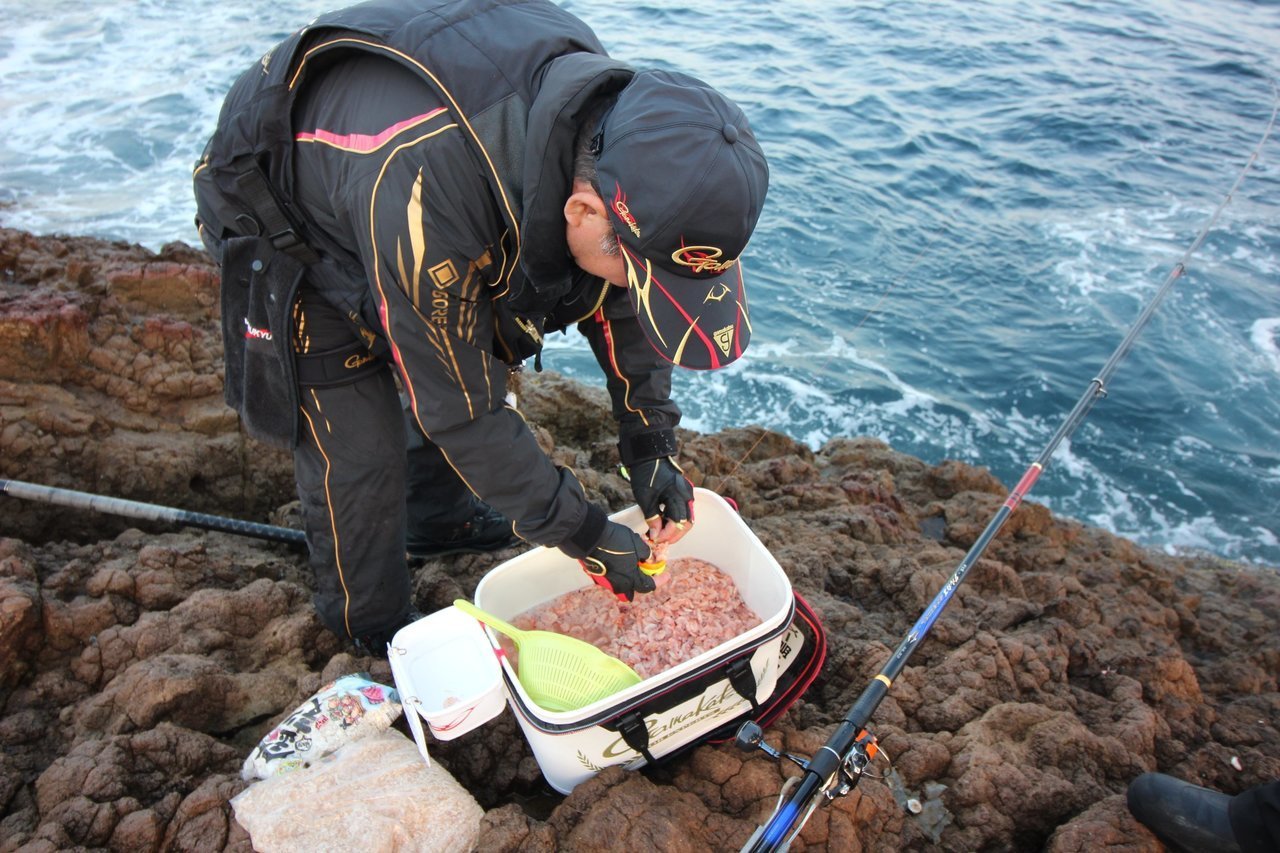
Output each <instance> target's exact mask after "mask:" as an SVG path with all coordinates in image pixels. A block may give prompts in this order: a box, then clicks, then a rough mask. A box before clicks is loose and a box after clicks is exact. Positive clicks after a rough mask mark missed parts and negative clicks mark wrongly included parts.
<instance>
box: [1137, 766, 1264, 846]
mask: <svg viewBox="0 0 1280 853" xmlns="http://www.w3.org/2000/svg"><path fill="white" fill-rule="evenodd" d="M1128 801H1129V813H1130V814H1132V815H1133V816H1134V817H1135V818H1137V819H1138V822H1139V823H1141V824H1143V825H1144V826H1146V827H1147V829H1150V830H1151V831H1152V832H1153V833H1155V835H1156V837H1157V838H1159V839H1160V840H1161V841H1163V842H1164V843H1165V844H1166V845H1168V846H1169V847H1171V848H1173V849H1174V850H1181V851H1184V853H1200V851H1212V853H1240V845H1239V844H1237V843H1236V837H1235V833H1234V832H1232V830H1231V818H1230V817H1229V816H1228V814H1227V806H1228V805H1229V804H1230V803H1231V796H1230V795H1229V794H1223V793H1221V792H1219V791H1213V790H1210V789H1209V788H1202V787H1200V786H1199V785H1192V784H1191V783H1190V782H1183V781H1182V780H1181V779H1175V778H1173V777H1172V776H1166V775H1164V774H1163V773H1143V774H1142V775H1141V776H1139V777H1138V778H1137V779H1134V780H1133V781H1132V782H1130V783H1129V794H1128Z"/></svg>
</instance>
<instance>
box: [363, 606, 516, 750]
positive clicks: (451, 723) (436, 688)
mask: <svg viewBox="0 0 1280 853" xmlns="http://www.w3.org/2000/svg"><path fill="white" fill-rule="evenodd" d="M388 660H389V661H390V663H391V674H392V676H393V677H394V678H395V682H396V689H397V690H398V691H399V692H400V701H401V702H402V703H403V705H404V708H405V711H406V716H407V717H408V718H409V727H410V728H411V729H412V730H413V738H414V740H415V741H417V743H418V751H419V752H420V753H422V757H423V759H425V760H426V761H427V763H428V764H430V763H431V759H430V757H429V756H428V755H427V742H426V738H425V737H424V736H423V732H422V723H421V722H420V721H419V719H418V718H419V717H421V718H422V719H423V720H426V721H427V726H428V727H429V728H430V729H431V734H432V735H434V736H435V737H436V739H437V740H451V739H453V738H456V737H458V736H459V735H462V734H465V733H466V732H469V731H471V730H472V729H474V728H476V727H477V726H480V725H483V724H484V723H487V722H488V721H489V720H491V719H493V718H494V717H496V716H497V715H498V714H500V713H502V708H503V705H504V702H505V698H504V697H505V694H504V693H503V689H502V675H501V670H499V668H498V660H497V658H496V657H495V656H494V653H493V647H492V646H490V644H489V641H488V639H487V638H486V636H485V634H484V631H483V629H482V628H481V627H480V623H479V622H477V621H476V620H475V619H474V618H472V617H470V616H468V615H467V614H465V613H463V612H462V611H461V610H458V609H457V608H456V607H453V606H452V605H451V606H449V607H446V608H444V609H443V610H438V611H436V612H435V613H432V614H431V615H430V616H425V617H423V618H422V619H419V620H418V621H416V622H413V623H411V624H409V625H406V626H405V627H403V628H401V629H400V630H399V631H397V632H396V635H395V636H394V637H393V638H392V639H391V651H390V654H389V655H388Z"/></svg>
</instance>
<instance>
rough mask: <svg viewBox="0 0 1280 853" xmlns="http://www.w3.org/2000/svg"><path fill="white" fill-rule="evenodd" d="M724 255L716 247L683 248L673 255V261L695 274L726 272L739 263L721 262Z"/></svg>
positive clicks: (734, 261)
mask: <svg viewBox="0 0 1280 853" xmlns="http://www.w3.org/2000/svg"><path fill="white" fill-rule="evenodd" d="M723 254H724V252H723V251H721V250H720V249H717V248H716V247H714V246H681V247H680V248H679V249H676V250H675V251H674V252H672V253H671V260H673V261H675V262H676V263H677V264H679V265H680V266H682V267H689V268H690V269H691V270H693V271H694V272H695V273H703V272H724V271H725V270H727V269H728V268H729V267H731V266H733V265H734V264H735V263H737V259H732V260H728V261H721V260H720V256H721V255H723Z"/></svg>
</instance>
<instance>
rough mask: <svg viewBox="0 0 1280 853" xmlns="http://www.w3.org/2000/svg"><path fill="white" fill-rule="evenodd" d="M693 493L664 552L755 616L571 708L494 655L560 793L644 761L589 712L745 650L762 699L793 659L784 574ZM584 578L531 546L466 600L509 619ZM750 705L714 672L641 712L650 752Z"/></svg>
mask: <svg viewBox="0 0 1280 853" xmlns="http://www.w3.org/2000/svg"><path fill="white" fill-rule="evenodd" d="M694 494H695V503H694V520H695V522H696V523H695V524H694V525H693V527H692V528H691V529H690V531H689V533H688V534H686V535H685V537H684V538H683V539H681V540H680V541H679V542H677V543H676V544H675V545H673V546H672V547H671V548H670V550H669V551H668V553H667V558H668V559H669V560H670V559H673V558H676V557H684V556H687V557H698V558H700V559H703V560H706V561H707V562H710V563H712V564H713V565H715V566H716V567H718V568H719V569H721V570H722V571H724V572H725V573H726V574H727V575H729V577H730V578H732V579H733V582H734V584H735V585H736V586H737V588H738V592H739V593H740V594H741V595H742V599H743V602H744V603H745V604H746V605H747V607H749V608H750V609H751V610H752V611H753V612H754V613H755V614H756V615H757V616H759V617H760V619H761V622H760V624H759V625H757V626H755V627H754V628H751V629H750V630H748V631H746V632H744V633H743V634H740V635H739V636H737V637H734V638H733V639H731V640H729V641H727V642H725V643H722V644H721V645H719V646H717V647H716V648H714V649H711V650H709V651H707V652H705V653H703V654H701V655H698V656H697V657H695V658H693V659H691V660H689V661H686V662H685V663H682V664H680V665H679V666H676V667H672V668H671V669H669V670H667V671H666V672H661V673H658V674H657V675H654V676H652V677H650V678H647V679H645V680H643V681H641V682H640V683H639V684H637V685H635V686H634V687H630V688H628V689H626V690H623V691H621V692H619V693H615V694H614V695H613V696H609V697H606V698H605V699H602V700H600V701H599V702H595V703H593V704H591V705H588V706H586V707H584V708H579V709H577V710H575V711H566V712H553V711H547V710H545V709H543V708H541V707H539V706H538V705H536V704H535V703H534V702H533V701H532V700H531V699H530V698H529V696H528V694H527V693H525V691H524V687H523V686H522V685H521V684H520V681H519V679H518V678H517V677H516V673H515V671H514V670H513V669H512V668H511V666H510V664H509V663H508V661H507V659H506V657H505V655H504V656H502V668H503V671H504V672H505V674H506V677H505V679H504V681H505V685H506V693H507V699H508V703H509V704H510V705H511V708H512V711H513V712H514V713H515V716H516V720H517V722H519V724H520V727H521V729H522V730H523V732H524V735H525V738H526V739H527V740H528V741H529V745H530V747H531V748H532V749H533V753H534V757H535V758H536V759H537V761H538V766H539V767H540V768H541V769H542V773H543V775H544V776H545V777H546V779H547V781H548V782H550V783H551V785H552V787H554V788H555V789H556V790H558V791H560V792H561V793H566V794H567V793H568V792H569V791H571V790H572V789H573V788H574V787H575V786H576V785H577V784H579V783H580V782H582V781H585V780H586V779H588V778H590V777H591V776H592V775H594V774H595V773H597V772H599V771H600V770H601V769H603V768H604V767H607V766H609V765H612V764H625V765H627V766H628V767H637V766H639V765H641V764H643V763H644V759H643V758H642V757H641V756H640V754H639V753H638V752H636V751H635V750H633V749H631V748H630V747H628V746H627V745H626V744H625V743H623V742H622V739H621V738H620V736H619V734H618V733H617V732H616V731H612V730H609V729H607V728H605V727H603V726H601V725H597V724H595V720H597V719H604V718H605V717H608V716H609V715H610V714H611V713H612V712H614V711H617V710H618V709H619V708H624V707H626V706H630V707H637V708H643V706H644V703H645V702H646V701H648V700H650V699H651V698H652V697H655V696H657V695H659V694H661V693H663V692H664V691H665V690H668V689H669V688H670V687H671V686H672V685H673V684H674V683H675V682H677V681H679V680H681V679H682V678H685V677H686V676H690V675H692V674H694V673H695V672H697V671H699V670H703V669H706V668H708V667H712V666H714V665H715V664H716V663H717V661H720V660H724V659H726V658H727V657H730V656H733V655H735V653H739V654H738V656H739V657H740V656H741V655H742V654H746V653H747V652H748V651H750V654H751V662H750V666H751V670H752V673H753V675H754V678H755V682H756V686H757V689H756V697H755V698H756V701H758V702H763V701H764V700H765V699H767V698H768V697H769V695H770V694H771V693H772V692H773V689H774V687H775V686H776V684H777V681H778V676H779V674H780V673H781V672H782V671H783V670H784V669H786V668H787V666H788V665H789V664H790V663H791V661H793V660H794V659H795V654H796V652H797V651H798V650H799V647H800V645H801V643H802V641H803V640H802V637H801V635H800V633H799V631H798V630H796V629H795V628H794V626H792V627H789V628H788V627H787V624H788V621H789V620H790V618H791V615H792V614H793V612H794V600H795V599H794V595H793V592H792V589H791V582H790V580H789V579H788V578H787V576H786V574H785V573H784V572H783V571H782V567H781V566H779V565H778V562H777V560H775V559H774V558H773V555H772V554H770V553H769V551H768V550H767V549H766V548H765V547H764V545H763V544H762V543H761V542H760V540H759V539H758V538H756V535H755V534H754V533H753V532H752V531H751V529H750V528H749V527H747V525H746V524H745V523H744V522H743V521H742V518H741V517H740V516H739V515H738V513H737V512H736V511H735V510H734V509H733V508H732V507H731V506H730V505H729V504H728V503H727V502H726V501H725V500H724V499H723V498H721V497H720V496H719V495H717V494H715V493H714V492H710V491H707V490H706V489H695V490H694ZM610 517H611V518H612V519H613V520H614V521H616V522H619V523H620V524H625V525H627V526H628V527H630V528H631V529H633V530H636V531H642V530H643V529H644V527H645V524H644V516H643V514H642V513H641V511H640V509H639V507H634V506H633V507H631V508H630V509H627V510H624V511H622V512H620V513H616V514H615V515H613V516H610ZM590 584H591V580H590V579H589V578H588V577H587V576H586V574H584V573H583V571H582V569H581V567H580V565H579V564H578V562H577V561H576V560H574V559H572V558H570V557H567V556H565V555H564V554H563V553H562V552H560V551H559V550H556V549H549V548H535V549H534V550H532V551H528V552H526V553H524V554H521V555H520V556H518V557H515V558H513V559H511V560H508V561H507V562H505V563H503V564H501V565H499V566H497V567H495V568H494V569H492V570H491V571H490V572H489V573H488V574H486V575H485V576H484V578H482V579H481V581H480V583H479V585H478V586H477V587H476V595H475V600H476V605H477V606H478V607H480V608H481V609H482V610H485V611H487V612H489V613H492V614H494V615H495V616H498V617H499V618H502V619H506V620H508V621H510V620H511V619H512V618H513V617H515V616H517V615H519V614H520V613H523V612H524V611H526V610H529V609H530V608H533V607H536V606H538V605H540V604H543V603H545V602H547V601H550V600H552V599H554V598H557V597H558V596H560V595H563V594H565V593H567V592H573V591H574V590H577V589H581V588H583V587H586V586H589V585H590ZM784 632H785V633H784ZM490 642H491V643H492V644H493V648H494V649H495V650H497V649H499V648H500V647H499V646H498V641H497V635H496V634H495V633H492V632H490ZM750 707H751V705H750V702H749V701H748V700H747V699H744V698H742V697H741V696H740V695H738V694H737V693H736V692H735V691H734V689H733V688H731V687H730V686H729V682H728V681H725V680H721V681H718V682H716V683H713V684H711V685H710V686H709V687H708V688H707V689H706V691H705V692H704V693H702V694H701V695H698V696H695V697H692V698H690V699H689V700H687V701H686V702H684V703H683V704H681V705H678V706H676V707H673V708H670V709H668V710H666V711H663V712H657V713H653V714H646V715H645V718H644V721H645V725H646V727H647V729H648V731H649V732H650V743H649V751H650V754H651V755H653V756H655V757H661V756H663V755H666V754H668V753H671V752H674V751H675V750H677V749H679V748H680V747H681V746H683V745H685V744H687V743H690V742H691V741H693V740H694V739H696V738H698V737H700V736H702V735H705V734H707V733H709V732H711V731H713V730H714V729H716V728H717V727H719V726H720V725H722V724H724V723H726V722H728V721H729V720H732V719H734V718H735V716H737V715H739V714H741V713H743V712H744V711H747V710H749V709H750Z"/></svg>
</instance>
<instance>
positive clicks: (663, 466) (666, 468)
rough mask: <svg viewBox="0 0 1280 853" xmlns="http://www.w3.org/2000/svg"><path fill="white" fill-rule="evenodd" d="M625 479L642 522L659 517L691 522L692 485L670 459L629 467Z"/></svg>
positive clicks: (649, 461) (665, 457)
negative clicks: (627, 481)
mask: <svg viewBox="0 0 1280 853" xmlns="http://www.w3.org/2000/svg"><path fill="white" fill-rule="evenodd" d="M627 478H628V479H630V480H631V493H632V494H634V495H635V496H636V503H637V504H639V505H640V511H641V512H643V513H644V517H645V520H646V521H648V520H649V519H651V518H654V517H656V516H659V515H660V516H662V518H663V519H665V520H667V521H692V520H693V483H690V482H689V479H688V478H687V477H685V475H684V472H683V471H681V470H680V466H679V465H677V464H676V463H675V460H674V459H672V458H671V457H670V456H661V457H659V458H657V459H648V460H645V461H644V462H637V463H635V464H634V465H631V466H630V467H629V468H628V469H627Z"/></svg>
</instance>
